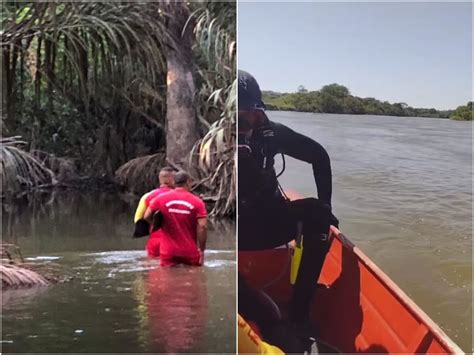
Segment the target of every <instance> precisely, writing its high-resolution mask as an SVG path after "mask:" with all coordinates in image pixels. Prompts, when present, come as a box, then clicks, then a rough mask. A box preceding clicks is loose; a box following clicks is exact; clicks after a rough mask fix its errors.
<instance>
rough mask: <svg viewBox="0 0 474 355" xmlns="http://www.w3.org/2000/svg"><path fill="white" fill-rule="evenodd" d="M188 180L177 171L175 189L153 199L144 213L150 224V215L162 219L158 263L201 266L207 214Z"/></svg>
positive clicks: (188, 178)
mask: <svg viewBox="0 0 474 355" xmlns="http://www.w3.org/2000/svg"><path fill="white" fill-rule="evenodd" d="M191 183H192V181H191V178H190V177H189V175H188V174H187V173H186V172H184V171H180V172H178V173H176V175H175V187H176V188H175V189H174V190H172V191H169V192H166V193H164V194H160V195H159V196H157V197H155V198H154V199H153V200H152V201H151V203H150V205H149V207H148V209H147V210H146V212H145V219H146V220H147V221H149V222H150V223H152V219H153V214H154V213H155V212H156V211H160V213H161V216H162V223H161V227H160V230H161V241H160V264H161V266H173V265H177V264H185V265H194V266H201V265H202V264H203V262H204V249H205V248H206V240H207V212H206V206H205V205H204V202H203V201H202V200H201V199H200V198H199V197H197V196H196V195H194V194H192V193H191V192H190V191H189V190H190V189H191Z"/></svg>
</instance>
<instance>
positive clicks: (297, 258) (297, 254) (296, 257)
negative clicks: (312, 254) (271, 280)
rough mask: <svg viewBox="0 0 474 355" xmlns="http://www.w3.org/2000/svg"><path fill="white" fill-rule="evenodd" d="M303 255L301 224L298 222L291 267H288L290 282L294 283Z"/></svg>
mask: <svg viewBox="0 0 474 355" xmlns="http://www.w3.org/2000/svg"><path fill="white" fill-rule="evenodd" d="M302 257H303V224H302V223H301V222H298V235H297V236H296V243H295V247H294V249H293V252H292V254H291V269H290V284H292V285H294V284H295V283H296V278H297V277H298V271H299V269H300V264H301V258H302Z"/></svg>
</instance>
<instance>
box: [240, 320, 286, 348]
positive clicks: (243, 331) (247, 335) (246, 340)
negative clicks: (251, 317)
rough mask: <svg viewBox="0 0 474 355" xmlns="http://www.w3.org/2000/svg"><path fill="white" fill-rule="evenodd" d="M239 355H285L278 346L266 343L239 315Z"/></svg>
mask: <svg viewBox="0 0 474 355" xmlns="http://www.w3.org/2000/svg"><path fill="white" fill-rule="evenodd" d="M238 326H239V351H238V353H239V354H284V352H283V351H281V350H280V349H279V348H277V347H276V346H273V345H270V344H268V343H266V342H264V341H263V340H262V339H261V338H260V337H259V336H258V334H257V333H255V332H254V331H253V329H252V328H251V327H250V325H249V324H248V323H247V322H246V321H245V319H243V318H242V317H241V316H240V314H239V315H238Z"/></svg>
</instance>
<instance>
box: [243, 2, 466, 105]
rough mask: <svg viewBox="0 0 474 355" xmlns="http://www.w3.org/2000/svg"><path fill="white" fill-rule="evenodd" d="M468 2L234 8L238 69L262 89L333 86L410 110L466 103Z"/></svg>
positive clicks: (250, 5) (245, 5)
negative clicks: (405, 106)
mask: <svg viewBox="0 0 474 355" xmlns="http://www.w3.org/2000/svg"><path fill="white" fill-rule="evenodd" d="M472 14H473V12H472V4H471V3H469V2H465V3H435V2H424V3H401V2H398V3H378V2H372V3H318V2H316V3H312V2H309V3H279V2H272V3H269V2H267V3H262V2H240V3H239V5H238V38H237V39H238V66H239V68H240V69H244V70H247V71H249V72H250V73H252V74H253V75H254V76H255V77H256V78H257V80H258V81H259V83H260V86H261V88H262V89H263V90H274V91H280V92H294V91H296V89H297V87H298V86H299V85H304V86H305V87H306V88H307V89H309V90H318V89H320V88H321V86H323V85H326V84H331V83H338V84H342V85H345V86H347V87H348V88H349V90H350V91H351V93H352V94H353V95H356V96H361V97H375V98H377V99H380V100H383V101H385V100H387V101H390V102H406V103H407V104H409V105H410V106H414V107H427V108H428V107H434V108H437V109H448V108H456V107H457V106H459V105H464V104H465V103H466V102H467V101H469V100H472V74H473V73H472Z"/></svg>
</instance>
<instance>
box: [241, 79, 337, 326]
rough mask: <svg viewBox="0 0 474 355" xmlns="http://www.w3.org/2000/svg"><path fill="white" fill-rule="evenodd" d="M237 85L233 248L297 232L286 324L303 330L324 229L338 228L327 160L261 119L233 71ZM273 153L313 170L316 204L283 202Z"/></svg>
mask: <svg viewBox="0 0 474 355" xmlns="http://www.w3.org/2000/svg"><path fill="white" fill-rule="evenodd" d="M238 80H239V82H238V85H239V88H238V89H239V92H238V108H239V112H238V179H239V180H238V201H239V206H238V208H239V210H238V211H239V216H238V218H239V220H238V226H239V227H238V233H239V236H238V244H239V246H238V247H239V250H261V249H268V248H274V247H276V246H279V245H283V244H286V243H288V242H289V241H291V240H293V239H295V237H296V236H297V234H298V231H299V229H298V225H301V226H302V234H303V236H304V243H303V244H304V249H303V256H302V260H301V264H300V268H299V272H298V277H297V279H296V283H295V286H294V292H293V298H292V302H291V305H290V314H289V318H290V320H291V321H293V322H295V323H296V324H305V323H307V322H308V320H309V319H308V314H309V306H310V302H311V298H312V295H313V292H314V288H315V285H316V280H317V279H318V278H319V274H320V273H321V269H322V265H323V263H324V259H325V257H326V254H327V252H328V250H329V241H328V234H329V226H330V225H331V224H332V225H335V226H338V224H339V221H338V220H337V218H336V217H335V216H334V215H333V214H332V212H331V194H332V174H331V164H330V159H329V156H328V154H327V152H326V150H325V149H324V148H323V147H322V146H321V145H320V144H319V143H317V142H316V141H314V140H312V139H311V138H308V137H306V136H304V135H301V134H299V133H296V132H295V131H293V130H291V129H290V128H288V127H286V126H284V125H282V124H279V123H276V122H272V121H270V120H269V119H268V118H267V116H266V114H265V111H264V110H265V105H264V103H263V102H262V98H261V92H260V88H259V86H258V83H257V81H256V80H255V78H253V77H252V76H251V75H250V74H249V73H247V72H245V71H240V70H239V73H238ZM279 153H282V154H286V155H289V156H291V157H293V158H296V159H299V160H302V161H305V162H307V163H309V164H312V165H313V173H314V179H315V182H316V186H317V190H318V197H319V199H316V198H304V199H300V200H295V201H289V200H288V199H287V198H286V196H285V195H284V192H283V191H282V189H281V188H280V186H279V184H278V180H277V175H276V172H275V169H274V158H275V156H276V155H277V154H279Z"/></svg>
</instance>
